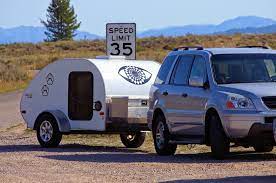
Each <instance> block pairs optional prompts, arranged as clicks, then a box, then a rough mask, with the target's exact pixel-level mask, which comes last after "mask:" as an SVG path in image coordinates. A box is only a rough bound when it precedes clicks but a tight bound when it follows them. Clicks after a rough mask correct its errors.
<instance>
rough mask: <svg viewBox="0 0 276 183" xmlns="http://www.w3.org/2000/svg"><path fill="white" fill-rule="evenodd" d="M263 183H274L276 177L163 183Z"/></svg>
mask: <svg viewBox="0 0 276 183" xmlns="http://www.w3.org/2000/svg"><path fill="white" fill-rule="evenodd" d="M174 182H175V183H188V182H189V183H207V182H212V183H221V182H224V183H233V182H238V183H265V182H271V183H273V182H276V176H273V175H272V176H243V177H241V176H240V177H227V178H222V179H202V180H200V179H193V180H174V181H167V182H164V183H174Z"/></svg>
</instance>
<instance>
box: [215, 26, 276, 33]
mask: <svg viewBox="0 0 276 183" xmlns="http://www.w3.org/2000/svg"><path fill="white" fill-rule="evenodd" d="M237 33H241V34H273V33H276V24H273V25H269V26H265V27H257V28H256V27H248V28H244V29H230V30H227V31H224V32H216V33H215V34H225V35H229V34H237Z"/></svg>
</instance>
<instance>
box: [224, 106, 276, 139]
mask: <svg viewBox="0 0 276 183" xmlns="http://www.w3.org/2000/svg"><path fill="white" fill-rule="evenodd" d="M222 114H223V115H222V116H221V120H222V123H223V126H224V129H225V131H226V133H227V135H228V137H230V138H231V139H241V138H247V137H251V138H253V137H254V138H255V137H262V135H264V134H265V136H266V137H267V136H271V137H272V138H273V141H275V140H274V137H273V121H274V120H276V112H254V111H223V113H222ZM269 138H270V137H269Z"/></svg>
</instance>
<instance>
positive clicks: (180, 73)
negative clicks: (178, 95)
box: [172, 55, 194, 85]
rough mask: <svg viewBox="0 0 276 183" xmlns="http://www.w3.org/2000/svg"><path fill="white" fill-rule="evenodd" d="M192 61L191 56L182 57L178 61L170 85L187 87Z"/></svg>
mask: <svg viewBox="0 0 276 183" xmlns="http://www.w3.org/2000/svg"><path fill="white" fill-rule="evenodd" d="M193 61H194V56H193V55H182V56H180V57H179V59H178V63H177V66H176V68H175V70H174V72H173V76H172V84H175V85H187V84H188V77H189V74H190V70H191V67H192V64H193Z"/></svg>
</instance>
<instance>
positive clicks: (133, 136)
mask: <svg viewBox="0 0 276 183" xmlns="http://www.w3.org/2000/svg"><path fill="white" fill-rule="evenodd" d="M120 138H121V141H122V143H123V144H124V145H125V146H126V147H127V148H138V147H140V146H141V145H142V144H143V143H144V141H145V138H146V133H145V132H133V133H123V134H120Z"/></svg>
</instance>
